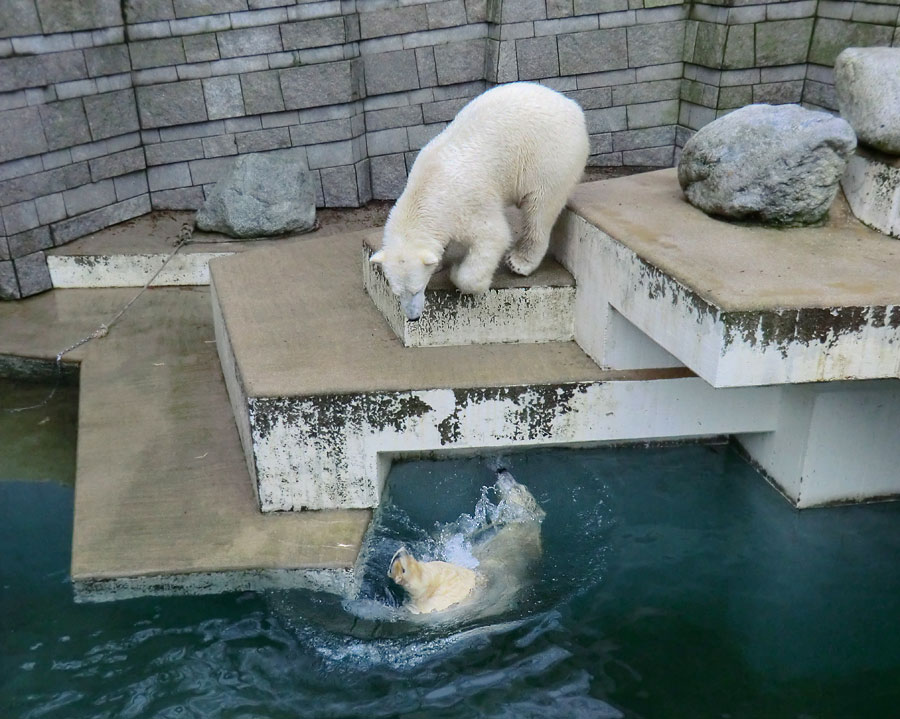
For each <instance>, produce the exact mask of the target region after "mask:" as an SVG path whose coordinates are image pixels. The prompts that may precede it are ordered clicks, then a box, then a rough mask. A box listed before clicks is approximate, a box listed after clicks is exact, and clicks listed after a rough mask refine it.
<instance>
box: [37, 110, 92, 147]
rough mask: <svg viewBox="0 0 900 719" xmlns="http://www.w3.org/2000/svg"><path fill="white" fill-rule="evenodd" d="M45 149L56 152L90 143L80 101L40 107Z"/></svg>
mask: <svg viewBox="0 0 900 719" xmlns="http://www.w3.org/2000/svg"><path fill="white" fill-rule="evenodd" d="M40 115H41V124H42V125H43V126H44V136H45V137H46V138H47V149H49V150H58V149H60V148H62V147H71V146H72V145H80V144H82V143H84V142H90V141H91V132H90V130H89V129H88V121H87V116H86V115H85V114H84V105H83V104H82V102H81V99H80V98H79V99H76V100H65V101H63V102H52V103H50V104H48V105H41V107H40Z"/></svg>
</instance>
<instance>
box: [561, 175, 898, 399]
mask: <svg viewBox="0 0 900 719" xmlns="http://www.w3.org/2000/svg"><path fill="white" fill-rule="evenodd" d="M569 208H570V210H571V212H569V213H566V215H565V216H564V217H563V218H562V220H561V222H560V223H558V225H557V228H556V231H555V237H554V250H553V251H554V254H555V256H556V257H557V258H558V259H559V260H560V261H561V262H562V264H563V265H564V266H565V267H566V268H567V269H569V270H570V271H571V272H572V274H573V275H574V276H575V278H576V282H577V283H578V287H579V292H578V301H577V306H576V321H575V325H576V330H575V338H576V341H578V342H579V344H580V345H581V346H582V347H584V348H585V350H586V351H587V352H588V353H589V354H590V355H591V356H592V357H593V358H594V359H595V360H597V361H598V362H599V363H600V364H603V365H608V366H621V363H625V365H626V366H642V365H641V362H642V361H646V358H643V357H642V356H641V355H642V354H644V353H645V352H646V353H648V355H649V356H652V357H653V361H654V362H656V363H658V362H660V361H665V359H668V360H669V362H667V363H668V364H678V363H683V364H684V365H686V366H687V367H689V368H690V369H692V370H693V371H694V372H696V373H697V374H698V375H700V376H701V377H703V378H704V379H705V380H706V381H707V382H709V383H710V384H711V385H712V386H714V387H739V386H758V385H772V384H790V383H801V382H818V381H833V380H850V379H867V378H887V377H897V376H898V373H900V352H898V350H897V348H898V347H900V243H897V241H896V240H893V239H891V238H889V237H886V236H884V235H882V234H880V233H878V232H875V231H874V230H871V229H869V228H868V227H866V226H865V225H863V224H862V223H861V222H859V221H858V220H857V219H856V218H855V217H854V216H853V215H852V213H851V212H850V211H849V208H848V206H847V204H846V201H845V200H844V199H843V198H842V197H839V198H838V200H837V201H836V202H835V205H834V207H833V208H832V210H831V214H830V217H829V219H828V222H827V223H826V224H825V225H823V226H821V227H810V228H799V229H798V228H793V229H789V230H784V229H770V228H762V227H755V226H741V225H736V224H731V223H728V222H724V221H722V220H717V219H713V218H711V217H708V216H707V215H705V214H704V213H703V212H701V211H700V210H698V209H696V208H694V207H693V206H691V205H690V204H688V203H687V201H686V200H685V199H684V198H683V195H682V192H681V189H680V188H679V186H678V182H677V179H676V176H675V170H661V171H658V172H651V173H646V174H643V175H634V176H632V177H624V178H619V179H615V180H606V181H602V182H597V183H588V184H584V185H580V186H579V187H578V188H576V190H575V192H574V194H573V196H572V198H571V200H570V203H569ZM589 274H592V277H589V276H588V275H589ZM610 313H614V314H615V313H617V314H618V315H620V316H621V317H622V318H624V319H625V320H627V322H628V323H630V324H631V325H633V326H634V327H636V328H637V330H639V332H640V333H642V334H643V335H646V336H647V337H649V338H650V339H652V341H653V343H656V345H658V347H657V348H656V349H653V348H650V347H649V345H651V344H652V343H647V342H645V343H643V344H641V343H639V342H636V343H635V346H634V349H633V351H631V352H625V353H623V354H621V355H620V356H618V357H616V358H614V357H612V356H611V355H610V351H611V349H612V344H611V343H609V342H608V341H607V339H608V338H607V335H608V330H609V327H610V323H612V322H614V321H616V320H615V317H614V314H610ZM602 315H605V316H602ZM659 347H661V348H663V350H665V353H662V354H660V352H659Z"/></svg>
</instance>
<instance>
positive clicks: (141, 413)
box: [0, 288, 370, 600]
mask: <svg viewBox="0 0 900 719" xmlns="http://www.w3.org/2000/svg"><path fill="white" fill-rule="evenodd" d="M133 295H134V290H54V291H52V292H49V293H45V294H42V295H38V296H36V297H33V298H29V299H26V300H22V301H19V302H5V303H0V355H2V356H17V357H27V358H32V359H35V360H37V359H42V358H44V359H52V358H53V357H55V356H56V354H57V352H59V351H60V350H61V349H62V348H64V347H67V346H69V345H70V344H72V343H73V342H74V341H76V340H77V339H78V338H80V337H82V336H84V335H85V334H88V333H90V332H91V331H92V330H93V329H94V328H95V327H97V326H98V325H99V324H100V323H101V322H108V321H109V319H110V318H111V317H112V316H113V315H114V314H115V313H116V312H117V311H118V310H119V309H120V308H121V307H122V306H123V305H124V304H125V303H126V302H127V301H128V300H129V299H131V297H132V296H133ZM68 359H70V360H75V361H78V362H80V391H79V397H80V405H79V427H78V466H77V475H76V489H75V523H74V535H73V544H72V579H73V582H74V584H75V588H76V592H77V595H78V597H79V598H80V599H85V600H97V599H107V598H112V597H116V598H118V597H122V596H129V595H136V594H165V593H177V592H190V593H202V592H217V591H223V590H227V589H245V588H250V589H261V588H265V587H270V586H313V587H316V588H326V589H332V590H340V589H344V588H346V586H347V585H348V583H350V582H352V574H351V572H350V568H351V567H352V565H353V563H354V561H355V559H356V555H357V552H358V549H359V546H360V543H361V541H362V536H363V534H364V531H365V529H366V527H367V525H368V522H369V519H370V513H369V512H367V511H352V510H351V511H338V512H315V513H305V514H269V515H263V514H261V513H260V512H259V509H258V507H257V504H256V500H255V498H254V496H253V489H252V487H251V485H250V483H249V481H248V477H247V470H246V465H245V463H244V457H243V453H242V450H241V444H240V440H239V438H238V434H237V431H236V429H235V425H234V420H233V417H232V415H231V409H230V406H229V403H228V396H227V394H226V391H225V385H224V382H223V379H222V374H221V370H220V368H219V360H218V356H217V354H216V348H215V343H214V331H213V327H212V316H211V312H210V294H209V290H208V289H205V288H204V289H199V288H195V289H159V290H151V291H148V292H146V293H144V295H143V296H142V297H141V298H140V299H139V300H138V301H137V302H136V303H135V304H134V305H133V306H132V308H131V309H130V310H129V311H128V313H127V314H126V315H124V316H123V318H122V319H121V320H120V321H119V323H117V324H116V325H115V326H114V327H113V328H112V329H111V330H110V333H109V335H108V336H107V337H106V338H104V339H100V340H94V341H92V342H91V343H89V344H87V345H84V346H82V347H81V348H79V349H78V350H76V351H75V352H73V353H72V354H71V355H68Z"/></svg>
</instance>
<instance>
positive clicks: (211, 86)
mask: <svg viewBox="0 0 900 719" xmlns="http://www.w3.org/2000/svg"><path fill="white" fill-rule="evenodd" d="M203 96H204V98H205V99H206V114H207V116H208V117H209V119H210V120H220V119H222V118H226V117H240V116H242V115H243V114H244V98H243V96H242V95H241V81H240V78H239V77H237V76H235V75H225V76H223V77H211V78H209V79H206V80H203Z"/></svg>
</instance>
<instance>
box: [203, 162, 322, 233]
mask: <svg viewBox="0 0 900 719" xmlns="http://www.w3.org/2000/svg"><path fill="white" fill-rule="evenodd" d="M195 223H196V225H197V228H198V229H200V230H206V231H207V232H221V233H223V234H226V235H228V236H230V237H239V238H244V239H246V238H251V237H271V236H273V235H283V234H287V233H296V232H305V231H307V230H311V229H313V227H315V224H316V193H315V189H314V188H313V184H312V178H311V176H310V174H309V171H308V170H307V169H306V162H305V160H304V158H303V155H302V154H301V153H300V152H298V151H296V150H286V151H276V152H266V153H253V154H249V155H242V156H240V157H239V158H237V160H235V163H234V166H233V167H232V169H231V171H230V172H228V174H227V175H226V176H225V177H223V178H222V179H221V180H219V182H218V183H216V186H215V187H214V188H213V190H212V192H211V193H210V195H209V197H208V198H207V200H206V202H205V203H204V204H203V206H202V207H201V208H200V210H199V211H198V212H197V216H196V218H195Z"/></svg>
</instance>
